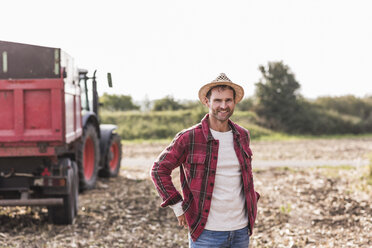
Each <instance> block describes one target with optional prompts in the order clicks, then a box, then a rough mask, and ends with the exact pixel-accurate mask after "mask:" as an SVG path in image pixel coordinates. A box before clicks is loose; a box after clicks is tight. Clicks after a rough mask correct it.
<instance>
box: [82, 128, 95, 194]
mask: <svg viewBox="0 0 372 248" xmlns="http://www.w3.org/2000/svg"><path fill="white" fill-rule="evenodd" d="M77 162H78V170H79V181H80V190H81V191H83V190H86V189H92V188H94V186H95V185H96V181H97V174H98V167H99V141H98V135H97V132H96V129H95V128H94V126H93V125H92V124H87V125H86V126H85V128H84V131H83V137H82V141H81V144H80V146H79V148H78V151H77Z"/></svg>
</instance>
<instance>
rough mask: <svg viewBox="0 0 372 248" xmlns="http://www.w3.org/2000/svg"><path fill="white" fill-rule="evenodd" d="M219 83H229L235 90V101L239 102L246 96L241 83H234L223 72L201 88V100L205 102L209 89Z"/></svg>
mask: <svg viewBox="0 0 372 248" xmlns="http://www.w3.org/2000/svg"><path fill="white" fill-rule="evenodd" d="M217 85H228V86H230V87H231V88H233V89H234V90H235V103H238V102H240V101H241V100H242V98H243V96H244V90H243V87H241V86H240V85H237V84H234V83H233V82H232V81H231V80H230V79H229V78H228V77H227V76H226V75H225V73H221V74H220V75H219V76H218V77H217V78H216V79H215V80H213V81H212V82H210V83H208V84H206V85H204V86H203V87H201V88H200V90H199V100H200V101H201V102H202V103H203V104H205V97H206V96H207V93H208V91H209V90H210V89H211V88H213V87H214V86H217Z"/></svg>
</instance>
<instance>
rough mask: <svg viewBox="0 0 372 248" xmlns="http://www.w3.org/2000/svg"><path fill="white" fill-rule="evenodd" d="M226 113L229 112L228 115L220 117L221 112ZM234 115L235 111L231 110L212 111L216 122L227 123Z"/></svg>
mask: <svg viewBox="0 0 372 248" xmlns="http://www.w3.org/2000/svg"><path fill="white" fill-rule="evenodd" d="M224 111H227V113H226V115H224V116H221V115H219V113H220V112H224ZM233 113H234V109H230V108H227V109H216V110H212V116H213V117H214V118H215V119H216V120H218V121H221V122H225V121H227V120H228V119H229V118H230V117H231V116H232V114H233Z"/></svg>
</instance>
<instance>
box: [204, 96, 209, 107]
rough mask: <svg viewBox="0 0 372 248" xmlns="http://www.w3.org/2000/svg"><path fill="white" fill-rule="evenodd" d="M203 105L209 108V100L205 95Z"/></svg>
mask: <svg viewBox="0 0 372 248" xmlns="http://www.w3.org/2000/svg"><path fill="white" fill-rule="evenodd" d="M204 105H205V106H207V107H208V108H209V100H208V98H207V97H204Z"/></svg>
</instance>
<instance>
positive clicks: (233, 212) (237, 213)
mask: <svg viewBox="0 0 372 248" xmlns="http://www.w3.org/2000/svg"><path fill="white" fill-rule="evenodd" d="M210 130H211V133H212V135H213V137H214V139H216V140H219V148H218V160H217V170H216V177H215V182H214V188H213V194H212V202H211V208H210V211H209V215H208V220H207V223H206V226H205V229H207V230H212V231H233V230H238V229H241V228H244V227H246V226H247V225H248V216H247V215H246V212H245V197H244V191H243V182H242V176H241V170H240V165H239V161H238V157H237V156H236V153H235V150H234V141H233V133H232V131H231V130H230V131H228V132H217V131H215V130H213V129H210Z"/></svg>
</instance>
